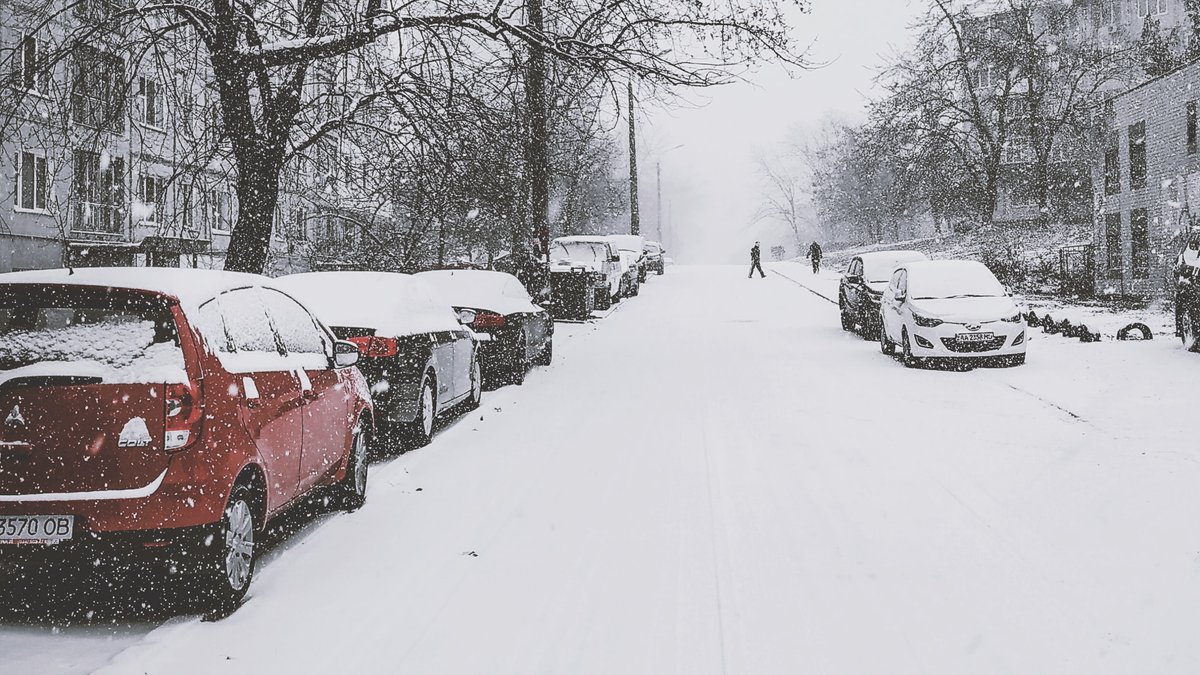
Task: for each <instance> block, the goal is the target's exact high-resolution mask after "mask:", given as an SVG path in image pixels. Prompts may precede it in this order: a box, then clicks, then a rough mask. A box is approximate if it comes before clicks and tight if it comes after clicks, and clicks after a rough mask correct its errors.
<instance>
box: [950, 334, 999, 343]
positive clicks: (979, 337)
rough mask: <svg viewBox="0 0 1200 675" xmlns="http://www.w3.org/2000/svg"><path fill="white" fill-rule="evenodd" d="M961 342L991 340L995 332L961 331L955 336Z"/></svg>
mask: <svg viewBox="0 0 1200 675" xmlns="http://www.w3.org/2000/svg"><path fill="white" fill-rule="evenodd" d="M954 337H955V339H957V340H958V341H959V342H990V341H991V340H992V338H995V337H996V334H995V333H959V334H958V335H956V336H954Z"/></svg>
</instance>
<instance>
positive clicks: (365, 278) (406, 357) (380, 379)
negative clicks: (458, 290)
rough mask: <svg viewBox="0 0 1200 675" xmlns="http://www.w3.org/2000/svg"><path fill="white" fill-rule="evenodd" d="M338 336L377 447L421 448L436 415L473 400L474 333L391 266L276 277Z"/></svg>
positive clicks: (477, 392) (479, 382) (478, 380)
mask: <svg viewBox="0 0 1200 675" xmlns="http://www.w3.org/2000/svg"><path fill="white" fill-rule="evenodd" d="M275 284H276V285H278V286H279V287H280V288H282V289H283V290H285V291H287V292H288V293H291V294H292V295H294V296H295V297H296V298H298V299H299V300H300V301H301V302H303V303H304V304H305V305H307V306H308V307H311V308H312V310H313V311H314V312H315V313H316V314H317V316H318V317H319V318H320V319H321V320H322V321H324V322H325V323H326V324H327V325H328V326H329V327H330V328H331V329H332V330H333V332H334V334H335V335H337V336H338V338H340V339H342V340H348V341H349V342H352V343H354V344H355V345H357V346H358V351H359V353H360V354H361V355H362V358H360V359H359V361H358V367H359V369H360V370H362V373H363V375H365V376H366V378H367V384H368V385H370V392H371V400H372V401H373V402H374V405H375V418H376V421H377V424H378V425H379V430H380V432H379V439H380V442H381V447H383V448H384V449H386V450H389V451H394V450H399V449H403V448H408V447H421V446H423V445H426V444H427V443H429V441H430V439H431V438H432V437H433V425H434V422H435V420H436V419H437V417H438V416H439V415H440V414H441V413H443V412H445V411H447V410H449V409H451V408H453V407H455V406H457V405H459V404H464V405H466V406H468V407H474V406H477V405H479V400H480V397H481V396H482V392H483V379H482V374H481V372H480V366H479V359H478V355H477V353H476V351H477V350H476V345H477V342H476V339H475V336H474V333H472V331H471V329H470V328H468V327H467V326H465V325H463V323H462V322H461V321H460V319H459V317H458V316H457V315H456V314H455V312H454V310H453V309H451V307H450V303H449V302H448V301H447V300H446V299H444V298H442V297H441V296H440V295H438V293H437V291H436V290H434V289H433V287H431V286H430V285H429V284H428V283H426V282H425V281H424V280H422V279H418V278H416V277H414V276H412V275H409V274H395V273H391V272H309V273H306V274H293V275H289V276H284V277H279V278H278V279H275Z"/></svg>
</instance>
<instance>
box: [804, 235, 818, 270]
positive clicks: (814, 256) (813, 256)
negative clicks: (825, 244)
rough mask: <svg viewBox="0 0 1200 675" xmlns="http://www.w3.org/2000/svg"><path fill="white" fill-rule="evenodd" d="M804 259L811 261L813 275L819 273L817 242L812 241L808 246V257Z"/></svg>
mask: <svg viewBox="0 0 1200 675" xmlns="http://www.w3.org/2000/svg"><path fill="white" fill-rule="evenodd" d="M804 257H806V258H808V259H810V260H812V266H813V274H816V273H818V272H820V271H821V245H820V244H818V243H817V242H815V241H814V242H813V243H812V244H811V245H809V247H808V255H806V256H804Z"/></svg>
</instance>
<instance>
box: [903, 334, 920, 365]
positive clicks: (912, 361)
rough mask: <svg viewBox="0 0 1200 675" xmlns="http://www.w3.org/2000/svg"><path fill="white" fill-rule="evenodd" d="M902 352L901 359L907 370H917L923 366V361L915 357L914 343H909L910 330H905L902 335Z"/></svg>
mask: <svg viewBox="0 0 1200 675" xmlns="http://www.w3.org/2000/svg"><path fill="white" fill-rule="evenodd" d="M900 342H901V346H900V349H901V352H900V358H901V360H902V361H903V362H904V367H905V368H916V367H917V366H919V365H921V359H918V358H917V357H915V356H913V353H912V343H910V342H909V341H908V329H907V328H905V329H903V330H902V331H901V333H900Z"/></svg>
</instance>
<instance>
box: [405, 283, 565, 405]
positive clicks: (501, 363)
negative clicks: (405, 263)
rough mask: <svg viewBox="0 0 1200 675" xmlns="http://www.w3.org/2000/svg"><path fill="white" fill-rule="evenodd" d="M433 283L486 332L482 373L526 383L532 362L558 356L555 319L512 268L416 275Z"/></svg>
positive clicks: (478, 329) (476, 327)
mask: <svg viewBox="0 0 1200 675" xmlns="http://www.w3.org/2000/svg"><path fill="white" fill-rule="evenodd" d="M415 276H416V277H417V278H418V279H422V280H424V281H426V282H428V283H429V285H430V286H432V287H433V288H434V289H436V290H437V291H438V293H439V294H440V295H441V296H442V297H443V298H445V299H446V300H447V301H448V302H449V303H450V305H451V306H453V307H454V308H455V310H457V311H459V312H463V313H464V315H463V316H462V317H461V319H462V321H463V322H465V323H469V325H470V326H471V329H472V330H474V331H475V332H476V333H477V334H480V335H481V336H483V338H482V340H481V342H480V345H479V351H480V355H479V358H480V361H481V363H482V366H483V373H484V379H485V380H488V381H493V382H511V383H513V384H522V383H523V382H524V381H525V374H526V373H527V372H529V367H530V365H536V366H547V365H550V361H551V360H552V359H553V358H554V320H553V319H552V318H551V317H550V313H549V312H548V311H546V308H544V307H542V306H540V305H537V304H534V302H533V298H532V297H530V295H529V293H528V292H527V291H526V290H525V286H524V285H522V284H521V282H520V280H518V279H517V278H516V277H514V276H513V275H511V274H505V273H503V272H490V271H481V270H437V271H432V272H421V273H420V274H417V275H415Z"/></svg>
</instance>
